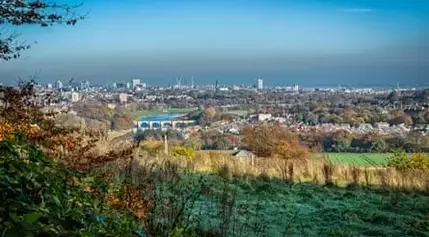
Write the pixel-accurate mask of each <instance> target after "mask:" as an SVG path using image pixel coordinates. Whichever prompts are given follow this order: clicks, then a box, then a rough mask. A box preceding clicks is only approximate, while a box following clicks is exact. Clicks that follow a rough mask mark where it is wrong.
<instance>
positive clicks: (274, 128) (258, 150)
mask: <svg viewBox="0 0 429 237" xmlns="http://www.w3.org/2000/svg"><path fill="white" fill-rule="evenodd" d="M243 133H244V139H243V140H244V143H245V144H247V145H248V148H249V149H250V150H251V151H253V152H255V154H256V155H257V156H259V157H280V158H283V159H286V160H292V159H298V160H299V159H306V158H308V149H307V147H305V146H304V145H302V144H301V143H300V141H299V139H298V137H297V136H296V135H295V134H294V133H292V132H291V131H289V130H287V129H286V128H283V127H280V126H278V125H263V124H261V125H257V126H253V127H246V128H244V131H243Z"/></svg>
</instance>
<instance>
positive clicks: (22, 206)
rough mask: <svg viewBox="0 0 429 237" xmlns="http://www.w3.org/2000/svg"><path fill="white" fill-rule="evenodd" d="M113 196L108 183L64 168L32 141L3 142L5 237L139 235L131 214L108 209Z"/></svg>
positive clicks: (0, 186) (0, 204) (0, 205)
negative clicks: (110, 198) (110, 195)
mask: <svg viewBox="0 0 429 237" xmlns="http://www.w3.org/2000/svg"><path fill="white" fill-rule="evenodd" d="M107 192H108V183H107V182H106V181H105V180H104V179H103V178H99V177H96V176H90V175H84V174H80V173H77V172H73V171H71V170H68V169H65V168H61V167H59V166H58V165H57V164H55V163H54V162H53V161H52V160H51V159H49V158H47V157H46V156H45V155H44V154H42V152H41V151H40V150H39V149H37V148H36V147H35V146H33V145H31V144H30V143H28V142H25V141H23V140H20V139H14V140H6V141H2V142H0V229H1V230H2V234H3V236H100V235H103V236H130V235H131V234H132V233H133V232H134V231H138V230H139V225H140V224H139V221H138V219H137V218H136V217H135V216H134V215H133V214H132V213H131V212H128V211H125V212H124V211H122V212H117V211H115V210H113V209H112V208H110V207H109V206H108V205H107V204H106V202H105V198H106V197H107V194H108V193H107ZM136 233H137V232H136Z"/></svg>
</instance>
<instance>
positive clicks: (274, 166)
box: [114, 149, 429, 191]
mask: <svg viewBox="0 0 429 237" xmlns="http://www.w3.org/2000/svg"><path fill="white" fill-rule="evenodd" d="M152 152H153V151H151V152H150V153H152ZM150 153H149V152H147V151H145V150H144V149H140V150H139V151H137V152H136V154H135V160H134V163H135V166H137V167H153V166H157V167H165V164H167V163H168V164H174V165H177V166H178V167H180V168H182V169H186V170H188V171H192V172H204V173H218V174H219V173H222V172H224V170H225V169H227V170H228V172H229V173H230V174H231V175H232V176H240V177H249V176H253V177H260V176H265V177H267V178H271V179H280V180H284V181H287V182H314V183H318V184H328V185H329V184H335V185H338V186H344V187H345V186H349V185H361V186H379V187H383V188H399V189H404V190H420V191H429V174H428V173H425V172H420V171H409V172H400V171H397V170H395V169H391V168H359V167H353V166H347V165H331V164H328V163H327V162H326V161H325V160H324V159H323V158H322V157H313V158H312V159H311V160H307V161H301V160H297V161H294V160H290V161H286V160H282V159H274V158H272V159H271V158H269V159H267V158H254V159H251V158H249V159H247V158H236V157H232V156H230V155H228V154H225V153H222V152H215V151H210V152H197V153H196V154H195V157H194V158H193V159H186V158H182V157H173V156H168V155H165V154H163V153H162V152H158V153H157V154H156V155H153V153H152V154H150ZM119 162H123V161H119ZM114 167H116V168H115V169H119V168H120V167H125V166H123V165H122V166H121V165H114ZM135 170H138V169H137V168H136V169H135ZM118 171H119V170H118ZM115 173H116V174H119V173H121V172H115ZM223 175H224V174H223ZM133 176H134V175H133ZM136 176H139V175H136ZM135 181H136V182H138V181H137V180H135Z"/></svg>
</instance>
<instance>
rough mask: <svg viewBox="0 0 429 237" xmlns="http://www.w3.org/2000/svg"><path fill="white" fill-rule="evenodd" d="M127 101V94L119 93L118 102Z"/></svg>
mask: <svg viewBox="0 0 429 237" xmlns="http://www.w3.org/2000/svg"><path fill="white" fill-rule="evenodd" d="M127 101H128V95H127V94H125V93H120V94H119V103H127Z"/></svg>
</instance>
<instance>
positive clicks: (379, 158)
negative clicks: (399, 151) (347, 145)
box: [324, 153, 393, 167]
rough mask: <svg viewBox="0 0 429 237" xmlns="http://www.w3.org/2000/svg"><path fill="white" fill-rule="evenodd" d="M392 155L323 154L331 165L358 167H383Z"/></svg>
mask: <svg viewBox="0 0 429 237" xmlns="http://www.w3.org/2000/svg"><path fill="white" fill-rule="evenodd" d="M392 155H393V154H391V153H324V156H325V157H326V158H327V159H328V160H329V161H330V162H331V163H332V164H335V165H352V166H358V167H382V166H385V165H386V164H387V161H388V159H389V158H390V157H392Z"/></svg>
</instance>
